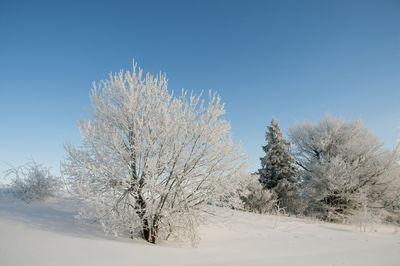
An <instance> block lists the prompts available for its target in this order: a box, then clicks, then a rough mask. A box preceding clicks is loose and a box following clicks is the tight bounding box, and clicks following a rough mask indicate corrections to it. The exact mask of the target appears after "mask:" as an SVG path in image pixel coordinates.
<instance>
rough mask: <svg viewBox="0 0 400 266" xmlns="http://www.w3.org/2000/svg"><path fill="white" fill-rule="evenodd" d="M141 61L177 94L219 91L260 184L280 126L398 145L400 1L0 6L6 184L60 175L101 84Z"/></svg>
mask: <svg viewBox="0 0 400 266" xmlns="http://www.w3.org/2000/svg"><path fill="white" fill-rule="evenodd" d="M133 59H135V61H137V62H138V64H139V66H140V67H141V68H143V69H144V71H145V72H150V73H159V72H160V71H161V72H165V73H166V74H167V77H168V80H169V89H170V90H171V91H177V92H178V91H180V90H181V89H182V88H185V89H186V90H189V91H193V92H195V93H200V92H201V91H208V90H210V89H211V90H213V91H216V92H218V94H219V95H220V96H221V98H222V101H223V102H225V103H226V111H227V113H226V115H225V116H224V118H225V119H227V120H229V121H230V122H231V125H232V133H233V136H234V139H235V141H240V142H242V144H243V146H244V148H245V150H246V152H247V154H248V155H249V158H250V170H251V171H255V170H256V169H258V168H259V167H260V165H259V158H260V157H261V156H263V151H262V149H261V146H263V145H265V130H266V126H267V125H268V124H269V123H270V121H271V119H272V117H276V119H277V120H278V122H280V125H281V128H282V130H283V132H286V130H287V129H288V128H290V127H293V126H294V125H295V123H296V122H302V121H304V120H305V119H308V120H310V121H312V122H316V121H318V120H319V119H321V118H322V117H323V116H324V115H325V114H326V113H330V114H332V115H335V116H339V115H340V116H342V117H343V118H344V119H345V120H347V121H352V120H355V119H357V118H360V117H361V118H362V119H363V121H364V124H365V126H366V127H369V128H371V130H372V131H373V132H374V133H375V134H376V135H377V136H379V137H380V138H381V140H382V141H384V142H385V146H386V147H387V148H391V147H394V146H395V145H396V143H397V140H398V139H399V137H400V1H387V0H380V1H368V0H363V1H351V0H346V1H341V0H336V1H323V0H318V1H306V0H305V1H287V0H281V1H272V0H271V1H220V0H215V1H99V0H98V1H48V2H46V1H26V2H23V1H17V0H16V1H7V0H1V1H0V176H1V175H2V174H3V173H4V171H5V170H7V169H8V168H10V167H11V166H18V165H21V164H23V163H25V162H27V161H29V160H32V159H34V160H35V161H37V162H40V163H42V164H44V165H46V166H48V167H50V168H51V170H52V172H53V173H55V174H59V171H60V162H61V161H62V160H63V159H64V156H65V152H64V148H63V145H64V144H66V143H72V144H74V145H79V144H80V143H81V137H80V133H79V129H78V127H77V124H76V122H77V121H78V120H81V119H84V118H85V117H86V109H87V107H88V106H90V101H89V90H90V89H91V84H92V82H93V81H100V80H102V79H105V78H107V77H108V75H109V73H112V72H117V71H119V70H120V69H125V70H129V69H130V68H131V66H132V60H133Z"/></svg>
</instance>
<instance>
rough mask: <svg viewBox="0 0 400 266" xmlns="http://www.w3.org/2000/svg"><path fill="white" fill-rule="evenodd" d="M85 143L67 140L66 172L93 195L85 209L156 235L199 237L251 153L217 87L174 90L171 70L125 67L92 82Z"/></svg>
mask: <svg viewBox="0 0 400 266" xmlns="http://www.w3.org/2000/svg"><path fill="white" fill-rule="evenodd" d="M90 99H91V103H92V109H91V112H90V118H89V120H88V121H86V122H85V121H80V122H79V128H80V130H81V134H82V138H83V145H82V146H81V147H80V148H78V149H76V148H73V147H72V146H67V147H66V151H67V159H66V161H65V162H64V163H63V167H62V169H63V174H64V175H66V176H67V177H68V180H69V181H70V184H71V186H72V188H73V191H75V192H76V193H77V194H78V195H80V196H81V197H82V198H84V199H85V200H86V201H87V202H88V206H90V207H91V208H88V210H86V211H85V210H82V212H81V215H82V217H86V218H94V219H96V220H97V221H99V222H100V223H101V224H102V226H103V228H104V229H105V231H107V232H112V233H114V234H118V233H121V232H124V231H127V230H129V231H131V232H135V230H136V232H138V233H139V234H140V235H141V236H142V237H143V238H144V239H145V240H147V241H149V242H151V243H155V242H156V241H157V240H158V239H160V238H168V237H171V236H175V237H178V238H180V239H184V238H186V239H190V240H191V241H193V242H195V241H196V239H197V237H196V226H197V224H198V222H199V220H198V219H199V217H200V214H201V213H202V210H203V209H204V208H205V207H206V206H205V205H210V204H213V203H215V202H216V201H219V200H220V199H221V198H223V196H222V195H223V194H224V193H229V192H230V191H231V190H232V189H233V188H232V184H234V183H235V182H233V180H234V179H235V178H236V176H238V175H241V174H242V172H243V171H246V167H245V164H246V160H247V159H246V156H245V155H244V154H243V153H242V150H241V146H240V144H235V143H233V140H232V136H231V133H230V124H229V122H227V121H226V120H223V119H221V118H220V116H221V115H223V114H224V113H225V111H224V104H222V103H221V102H220V98H219V97H217V96H216V94H212V93H211V92H210V97H209V99H208V100H207V101H204V100H202V98H201V95H200V96H195V95H192V94H191V95H187V93H186V92H185V91H182V94H181V95H180V96H179V97H175V96H174V95H173V94H172V93H170V92H169V91H168V89H167V80H166V77H165V75H162V74H159V75H157V76H156V77H154V76H152V75H149V74H146V75H145V76H144V75H143V74H142V70H141V69H139V70H137V69H136V65H135V64H134V67H133V71H132V72H129V71H128V72H123V71H120V72H119V73H117V74H114V75H110V77H109V79H108V80H105V81H102V82H101V83H100V84H98V85H96V84H93V89H92V91H91V93H90Z"/></svg>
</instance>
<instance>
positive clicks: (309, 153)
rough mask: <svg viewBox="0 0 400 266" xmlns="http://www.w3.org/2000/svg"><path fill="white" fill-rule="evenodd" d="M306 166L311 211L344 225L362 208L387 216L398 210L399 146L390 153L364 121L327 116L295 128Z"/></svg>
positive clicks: (298, 155) (293, 133) (304, 177)
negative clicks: (363, 123) (348, 120)
mask: <svg viewBox="0 0 400 266" xmlns="http://www.w3.org/2000/svg"><path fill="white" fill-rule="evenodd" d="M289 136H290V138H291V141H292V143H294V146H295V157H296V160H297V163H298V165H299V166H301V168H302V174H301V176H302V180H303V183H302V186H303V191H302V194H303V195H304V196H305V197H307V198H308V202H309V205H310V207H311V211H312V212H315V213H317V214H318V215H319V216H320V218H323V219H325V220H329V221H344V220H346V219H347V218H348V217H351V216H353V215H355V213H357V212H359V210H360V209H362V208H364V207H365V208H367V209H368V210H370V211H371V212H373V213H376V214H379V215H381V216H385V217H387V216H388V215H389V216H390V213H395V212H398V210H399V206H400V205H399V199H400V171H399V163H398V161H399V159H400V156H399V155H400V154H399V147H397V148H395V149H393V150H387V149H384V148H383V147H382V146H383V145H382V143H381V142H380V141H379V139H378V138H377V137H376V136H374V135H373V134H372V133H371V132H370V131H369V130H368V129H367V128H364V127H363V125H362V123H361V121H360V120H358V121H355V122H344V121H343V120H342V119H341V118H334V117H331V116H326V117H325V118H324V119H323V120H321V121H319V122H318V123H317V124H315V125H312V124H311V123H310V122H308V121H306V122H304V123H303V124H301V125H300V124H298V125H296V126H295V127H294V128H292V129H290V130H289Z"/></svg>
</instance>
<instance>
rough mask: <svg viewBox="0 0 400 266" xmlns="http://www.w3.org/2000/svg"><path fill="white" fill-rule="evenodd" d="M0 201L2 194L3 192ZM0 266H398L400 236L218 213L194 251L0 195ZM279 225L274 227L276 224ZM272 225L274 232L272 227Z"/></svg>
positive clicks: (71, 207)
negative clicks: (117, 234) (108, 230)
mask: <svg viewBox="0 0 400 266" xmlns="http://www.w3.org/2000/svg"><path fill="white" fill-rule="evenodd" d="M3 194H4V193H3ZM0 197H1V198H0V265H2V266H6V265H398V263H399V260H400V234H398V233H394V229H393V228H392V227H389V226H387V227H385V226H380V227H379V228H377V232H367V233H362V232H360V231H359V230H358V228H356V227H354V226H350V225H338V224H329V223H322V222H319V221H315V220H311V219H298V218H293V217H280V218H278V217H277V216H269V215H258V214H252V213H245V212H238V211H231V210H222V209H221V210H220V211H219V212H218V215H217V216H213V217H212V218H211V220H210V222H209V223H208V224H206V225H203V226H201V230H200V236H201V242H200V245H199V247H197V248H192V247H189V246H187V245H183V244H181V243H177V242H164V243H161V244H160V245H152V244H149V243H147V242H145V241H143V240H140V239H134V240H131V239H129V238H127V237H126V238H123V237H122V238H114V237H112V236H105V235H104V233H103V232H102V231H101V228H100V227H99V226H98V225H96V224H91V223H88V222H85V221H81V220H77V219H75V218H74V216H75V215H76V214H77V207H78V204H77V203H76V202H75V201H74V200H73V199H71V198H65V197H64V198H63V199H62V200H52V201H48V202H46V203H40V204H39V203H34V204H31V205H27V204H25V203H23V202H21V201H18V200H16V199H13V198H11V197H6V196H4V195H2V196H1V195H0ZM278 219H279V220H278ZM274 225H275V226H274Z"/></svg>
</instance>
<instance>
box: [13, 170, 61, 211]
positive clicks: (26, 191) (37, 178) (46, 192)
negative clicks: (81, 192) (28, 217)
mask: <svg viewBox="0 0 400 266" xmlns="http://www.w3.org/2000/svg"><path fill="white" fill-rule="evenodd" d="M7 176H12V179H11V191H12V192H13V194H14V195H15V197H17V198H18V199H20V200H23V201H25V202H26V203H28V204H29V203H31V202H32V201H43V200H45V199H46V198H48V197H52V196H54V195H55V193H56V192H57V190H59V188H60V185H61V183H60V180H59V179H58V178H57V177H54V176H52V175H51V174H50V171H49V169H48V168H46V167H44V166H42V165H40V164H38V163H36V162H30V163H27V164H25V165H23V166H21V167H15V168H12V169H10V170H8V171H7Z"/></svg>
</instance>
